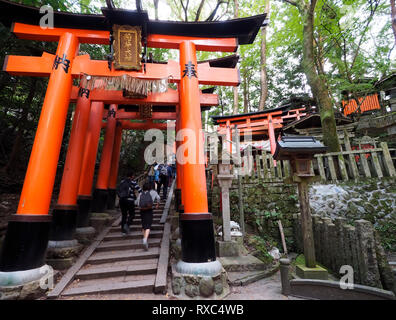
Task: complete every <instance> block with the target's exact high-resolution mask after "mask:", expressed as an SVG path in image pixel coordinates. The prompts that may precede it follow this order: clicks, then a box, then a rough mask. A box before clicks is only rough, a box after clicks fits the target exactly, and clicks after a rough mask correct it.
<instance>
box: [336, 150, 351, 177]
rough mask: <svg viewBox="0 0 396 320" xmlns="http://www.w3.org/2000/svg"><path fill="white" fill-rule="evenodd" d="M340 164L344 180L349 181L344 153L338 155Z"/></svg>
mask: <svg viewBox="0 0 396 320" xmlns="http://www.w3.org/2000/svg"><path fill="white" fill-rule="evenodd" d="M338 164H339V166H340V171H341V177H342V180H344V181H348V180H349V177H348V172H347V169H346V166H345V159H344V156H343V155H342V154H340V155H338Z"/></svg>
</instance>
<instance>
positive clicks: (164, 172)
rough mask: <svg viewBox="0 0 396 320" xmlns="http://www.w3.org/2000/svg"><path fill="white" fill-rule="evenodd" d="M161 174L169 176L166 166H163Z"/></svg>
mask: <svg viewBox="0 0 396 320" xmlns="http://www.w3.org/2000/svg"><path fill="white" fill-rule="evenodd" d="M160 173H161V176H165V177H166V176H168V168H167V167H165V166H162V167H161V171H160Z"/></svg>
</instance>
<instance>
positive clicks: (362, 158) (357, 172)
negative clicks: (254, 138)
mask: <svg viewBox="0 0 396 320" xmlns="http://www.w3.org/2000/svg"><path fill="white" fill-rule="evenodd" d="M392 150H393V149H389V148H388V145H387V144H386V143H385V142H381V143H380V148H373V149H365V150H350V151H342V152H332V153H325V154H318V155H315V158H314V160H313V161H312V166H311V170H312V171H314V173H315V174H316V175H320V177H321V180H322V182H326V181H348V180H356V179H363V178H374V177H377V178H383V177H386V176H388V177H389V176H390V177H396V171H395V167H394V164H393V162H392V158H391V155H390V151H392ZM241 162H242V166H241V167H240V168H237V167H236V166H234V173H235V174H236V173H237V170H239V174H240V175H241V176H242V179H244V180H245V181H249V180H255V179H259V180H263V181H268V182H279V181H283V179H284V178H286V177H289V176H290V172H291V167H290V162H289V161H287V160H282V161H274V159H273V157H272V155H271V154H270V153H269V152H266V151H256V154H252V151H251V150H248V151H247V152H246V153H245V155H242V156H241Z"/></svg>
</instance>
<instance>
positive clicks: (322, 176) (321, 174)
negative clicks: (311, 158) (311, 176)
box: [315, 155, 326, 181]
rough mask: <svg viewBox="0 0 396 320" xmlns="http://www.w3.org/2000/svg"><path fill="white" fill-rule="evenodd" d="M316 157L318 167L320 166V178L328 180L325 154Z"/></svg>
mask: <svg viewBox="0 0 396 320" xmlns="http://www.w3.org/2000/svg"><path fill="white" fill-rule="evenodd" d="M315 157H316V159H317V160H318V168H319V174H320V178H321V180H322V181H326V173H325V170H324V165H323V156H322V155H317V156H315Z"/></svg>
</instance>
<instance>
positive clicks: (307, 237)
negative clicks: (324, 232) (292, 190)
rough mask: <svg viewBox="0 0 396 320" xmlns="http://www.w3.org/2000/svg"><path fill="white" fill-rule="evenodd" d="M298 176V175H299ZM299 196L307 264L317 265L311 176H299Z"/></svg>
mask: <svg viewBox="0 0 396 320" xmlns="http://www.w3.org/2000/svg"><path fill="white" fill-rule="evenodd" d="M297 178H298V177H297ZM297 181H298V197H299V200H300V211H301V229H302V235H303V244H304V256H305V265H306V266H307V267H308V268H315V267H316V258H315V244H314V239H313V229H312V217H311V209H310V207H309V197H308V183H309V178H302V177H299V178H298V179H297Z"/></svg>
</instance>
